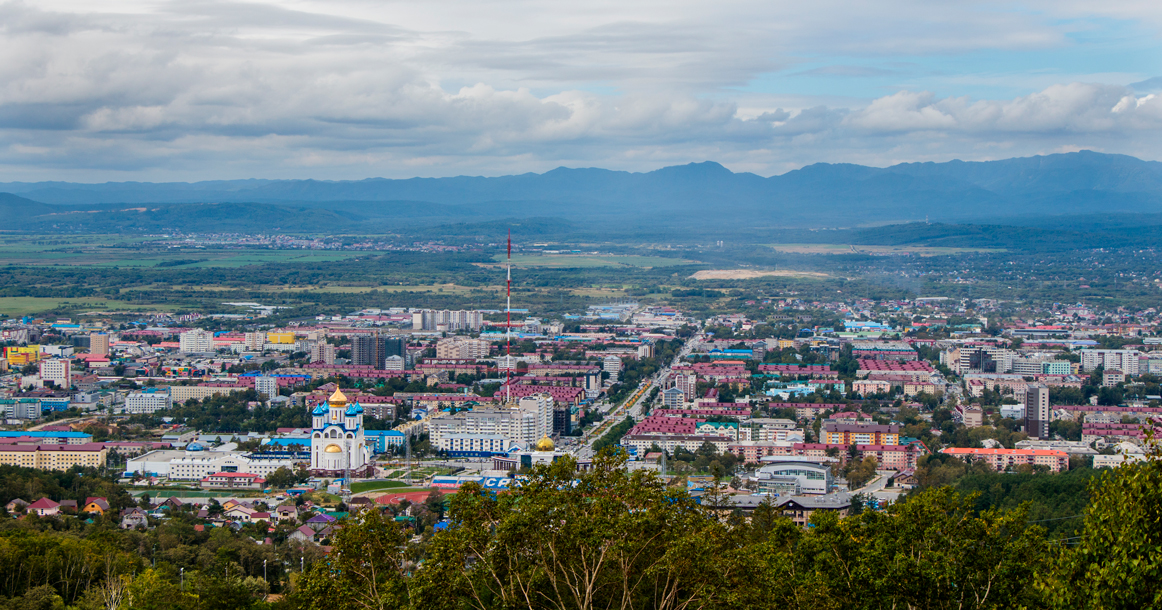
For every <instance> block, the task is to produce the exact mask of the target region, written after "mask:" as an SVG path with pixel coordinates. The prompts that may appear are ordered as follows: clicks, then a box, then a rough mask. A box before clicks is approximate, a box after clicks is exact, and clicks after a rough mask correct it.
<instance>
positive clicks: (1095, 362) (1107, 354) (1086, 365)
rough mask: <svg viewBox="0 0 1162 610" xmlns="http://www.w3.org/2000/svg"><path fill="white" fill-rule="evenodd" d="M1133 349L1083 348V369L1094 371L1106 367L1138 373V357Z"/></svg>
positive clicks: (1107, 368) (1111, 369) (1133, 373)
mask: <svg viewBox="0 0 1162 610" xmlns="http://www.w3.org/2000/svg"><path fill="white" fill-rule="evenodd" d="M1140 356H1141V354H1139V353H1138V352H1136V351H1134V350H1132V349H1083V350H1081V370H1083V371H1092V370H1094V369H1096V368H1099V367H1101V368H1104V369H1105V370H1107V371H1121V372H1123V373H1125V374H1127V375H1137V374H1138V358H1139V357H1140Z"/></svg>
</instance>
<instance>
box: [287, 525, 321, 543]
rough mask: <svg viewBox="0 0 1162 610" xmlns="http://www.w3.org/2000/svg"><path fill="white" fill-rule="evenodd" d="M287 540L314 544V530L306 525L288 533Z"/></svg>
mask: <svg viewBox="0 0 1162 610" xmlns="http://www.w3.org/2000/svg"><path fill="white" fill-rule="evenodd" d="M287 538H289V539H291V540H298V541H299V542H314V541H315V530H313V529H311V527H310V526H308V525H302V526H299V529H297V530H295V531H293V532H291V533H290V535H289V536H287Z"/></svg>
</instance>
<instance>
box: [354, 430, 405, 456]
mask: <svg viewBox="0 0 1162 610" xmlns="http://www.w3.org/2000/svg"><path fill="white" fill-rule="evenodd" d="M363 438H365V439H366V440H367V446H368V447H371V451H372V452H374V453H387V452H388V451H390V450H391V449H392V448H393V447H402V446H403V442H404V433H403V432H400V431H398V430H364V431H363Z"/></svg>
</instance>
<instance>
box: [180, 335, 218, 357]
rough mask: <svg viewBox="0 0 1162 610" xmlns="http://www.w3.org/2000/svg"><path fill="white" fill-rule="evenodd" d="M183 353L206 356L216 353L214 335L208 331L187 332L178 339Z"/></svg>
mask: <svg viewBox="0 0 1162 610" xmlns="http://www.w3.org/2000/svg"><path fill="white" fill-rule="evenodd" d="M178 342H179V343H178V346H179V349H180V350H181V351H182V353H186V354H205V353H209V352H213V351H214V333H212V332H210V331H208V330H200V329H194V330H187V331H186V332H184V333H182V334H181V335H180V336H179V338H178Z"/></svg>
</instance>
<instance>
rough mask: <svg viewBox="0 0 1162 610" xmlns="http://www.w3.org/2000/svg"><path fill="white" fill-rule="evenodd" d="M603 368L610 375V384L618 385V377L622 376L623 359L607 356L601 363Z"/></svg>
mask: <svg viewBox="0 0 1162 610" xmlns="http://www.w3.org/2000/svg"><path fill="white" fill-rule="evenodd" d="M601 367H602V369H603V370H604V371H605V372H606V373H609V382H610V383H617V381H618V376H619V375H620V374H621V358H618V357H617V356H606V357H605V359H604V360H602V361H601Z"/></svg>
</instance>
